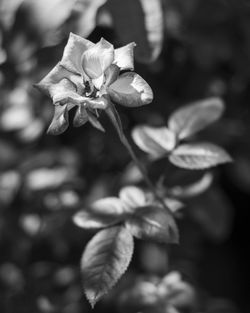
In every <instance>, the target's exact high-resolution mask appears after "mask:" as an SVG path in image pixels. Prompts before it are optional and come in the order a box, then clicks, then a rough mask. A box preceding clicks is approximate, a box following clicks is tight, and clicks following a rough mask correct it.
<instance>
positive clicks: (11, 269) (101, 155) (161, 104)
mask: <svg viewBox="0 0 250 313" xmlns="http://www.w3.org/2000/svg"><path fill="white" fill-rule="evenodd" d="M51 1H52V0H51ZM19 2H20V3H19ZM21 2H22V1H16V2H15V1H10V2H9V4H8V3H7V1H0V26H1V31H0V62H1V68H0V311H1V312H6V313H11V312H18V313H19V312H20V313H21V312H25V313H27V312H65V313H66V312H70V313H77V312H85V311H86V312H88V311H90V309H89V306H88V304H87V302H86V301H85V299H84V297H83V296H82V290H81V282H80V271H79V260H80V257H81V254H82V250H83V248H84V246H85V244H86V243H87V241H88V240H89V239H90V238H91V236H92V235H93V233H89V232H85V231H83V230H81V229H78V228H77V227H76V226H75V225H73V223H72V221H71V215H72V212H73V211H74V210H77V209H79V208H83V207H84V206H85V205H87V204H88V203H90V202H91V201H93V200H96V199H98V198H101V197H104V196H107V195H116V194H117V192H118V191H119V188H120V187H121V186H122V185H123V184H126V183H127V182H130V180H131V177H130V176H131V175H130V176H129V174H128V170H126V171H125V169H128V166H129V165H130V162H131V161H130V158H129V155H128V154H127V152H126V151H125V149H124V148H123V147H122V145H121V143H120V142H119V139H118V138H117V136H116V134H115V132H114V130H113V129H112V126H111V125H110V123H109V121H108V120H106V118H105V117H104V116H101V121H102V123H103V125H104V127H105V129H106V133H105V134H103V133H101V132H98V130H95V129H93V128H92V127H91V125H85V126H84V127H82V128H79V129H78V128H73V127H72V126H70V128H69V129H68V130H67V131H66V132H65V133H64V134H62V135H60V136H57V137H53V136H49V135H47V134H46V128H47V127H48V125H49V123H50V121H51V118H52V114H53V113H52V112H53V105H52V103H51V101H50V99H48V98H46V97H45V96H43V95H41V94H39V93H38V91H36V90H35V89H34V88H33V87H32V85H33V84H34V83H37V82H38V81H39V80H40V79H41V78H42V77H43V76H44V75H46V73H47V72H48V71H49V70H50V69H51V68H52V67H53V66H54V65H55V64H56V63H57V62H58V60H60V58H61V55H62V52H63V48H64V46H65V44H66V42H67V38H68V34H69V32H70V31H73V32H76V33H78V34H83V33H84V31H83V30H82V29H81V27H82V26H81V25H86V24H87V25H90V16H91V13H90V11H88V9H89V7H88V5H87V4H86V3H87V2H86V3H85V2H84V1H82V2H81V1H76V2H77V5H76V4H74V6H73V5H72V6H71V7H70V6H69V8H68V9H67V8H66V9H65V8H62V6H60V10H59V9H58V10H55V11H54V15H53V16H54V18H55V20H56V17H57V16H59V15H60V14H62V10H63V9H64V10H66V11H67V10H68V13H67V14H64V16H63V17H61V18H59V22H58V23H56V22H55V25H54V26H53V25H52V26H51V25H50V21H51V20H50V19H51V17H50V19H49V18H48V20H42V21H41V20H39V19H37V18H36V14H38V16H40V15H39V13H37V12H39V9H36V5H35V6H34V4H33V7H32V5H31V4H30V3H32V1H23V2H22V3H21ZM52 2H53V1H52ZM104 2H105V1H104ZM45 3H48V2H46V1H45ZM72 3H73V1H72ZM79 3H80V4H79ZM84 3H85V4H84ZM84 5H86V6H84ZM105 5H106V6H104V8H103V7H102V8H101V9H99V11H97V12H95V13H96V14H95V16H96V18H95V19H94V21H95V24H94V25H93V27H92V29H90V30H88V31H87V32H86V33H84V35H85V36H87V37H88V39H90V40H92V41H93V42H97V41H98V40H99V39H100V37H104V38H106V39H107V40H109V41H110V42H112V43H113V44H114V45H115V47H118V46H120V45H122V44H126V43H127V42H124V40H125V39H124V38H128V40H129V41H137V37H136V36H138V33H137V32H135V33H133V32H131V29H130V28H129V27H128V25H129V24H130V23H132V22H133V23H135V21H134V19H133V18H132V17H130V16H127V18H126V19H124V20H125V21H124V20H123V19H120V20H119V19H118V21H117V18H115V17H116V16H120V15H119V14H121V13H120V12H119V10H118V9H117V6H116V5H115V4H114V1H107V3H106V4H105ZM162 5H163V6H162V10H163V11H162V12H163V29H164V39H163V41H162V44H161V45H162V50H161V53H160V55H159V57H158V58H157V59H156V60H154V61H152V60H151V61H150V60H149V57H148V55H150V51H149V46H148V44H145V43H143V40H141V41H140V42H139V47H137V48H138V49H139V52H138V53H137V54H136V64H135V65H136V66H135V68H136V72H137V73H139V74H140V75H141V76H143V77H144V79H146V80H147V82H148V83H149V84H150V86H151V87H152V89H153V91H154V101H153V103H152V104H150V105H148V106H146V107H142V108H136V109H126V108H123V107H118V108H117V109H118V111H119V112H120V114H121V118H122V121H123V125H124V129H125V132H126V134H127V135H128V136H129V135H130V131H131V129H132V128H133V127H134V126H135V125H138V124H141V123H147V124H150V125H156V126H157V125H164V124H166V123H167V119H168V117H169V115H170V113H171V112H173V111H174V110H175V109H176V108H179V107H181V106H183V105H185V104H187V103H190V102H192V101H196V100H199V99H203V98H206V97H210V96H219V97H221V98H222V99H223V100H224V101H225V107H226V110H225V114H224V116H223V118H222V119H221V120H220V121H218V122H216V123H215V124H214V125H211V126H210V127H209V128H208V129H206V130H205V131H202V132H201V133H199V134H198V135H197V136H196V138H195V140H199V139H202V140H210V141H212V142H214V143H217V144H219V145H221V146H223V147H224V148H225V149H226V150H227V151H228V152H229V153H230V154H231V155H232V157H233V159H234V162H233V163H232V164H229V165H224V166H221V167H219V168H218V169H215V170H213V171H212V172H213V173H214V176H215V178H214V182H213V187H212V189H211V190H210V191H207V192H206V193H205V194H202V195H200V196H199V197H198V198H197V199H191V200H189V201H188V203H187V209H186V211H185V209H184V215H185V217H184V219H183V220H181V221H180V229H181V244H180V246H178V247H173V248H171V249H170V251H171V252H170V262H169V263H168V264H169V265H168V266H167V265H166V262H165V257H164V256H163V254H162V247H160V248H159V247H158V248H157V247H156V248H155V247H154V248H152V247H151V248H152V249H151V248H150V249H151V250H150V249H149V250H148V251H147V248H145V246H146V243H141V242H137V243H136V253H135V256H134V260H133V263H132V265H131V267H130V268H131V273H132V274H131V275H132V276H133V275H138V274H142V273H143V274H153V275H163V274H164V273H166V271H167V270H170V269H171V268H175V269H179V270H180V271H182V272H183V273H184V274H185V275H187V276H188V277H191V279H192V280H194V281H195V282H196V284H197V286H198V287H199V289H200V290H202V293H204V294H206V296H207V297H216V298H225V299H228V300H230V301H232V302H233V303H234V304H235V305H236V307H238V308H239V312H243V313H247V312H249V310H250V306H249V302H248V301H249V296H250V295H249V288H247V286H248V285H249V271H248V267H249V266H248V264H249V255H248V252H249V243H248V242H249V235H248V229H249V227H248V225H249V223H250V218H249V192H250V144H249V132H250V123H249V121H250V112H249V103H250V93H249V90H250V88H249V87H250V86H249V83H250V3H249V2H248V1H243V0H241V1H236V0H235V1H233V0H231V1H230V0H228V1H226V0H210V1H202V0H192V1H178V0H172V1H170V0H165V1H162ZM45 6H46V5H45ZM124 6H125V7H126V4H124ZM127 6H128V7H129V6H131V1H128V2H127ZM34 7H35V9H34ZM90 7H91V5H90ZM129 8H130V9H131V10H132V12H133V10H135V9H133V6H132V7H129ZM36 10H37V11H36ZM115 10H118V11H115ZM83 12H87V13H86V14H85V17H84V16H83V17H82V15H81V14H83ZM103 12H104V13H105V14H106V12H111V13H112V14H113V24H112V23H111V24H110V23H109V20H108V22H107V20H105V19H103V18H102V19H101V18H100V16H102V17H103V16H105V14H104V13H103ZM116 12H117V15H116ZM134 12H135V13H134V14H135V16H137V15H136V14H137V13H138V18H137V19H135V20H136V23H138V29H139V28H140V27H141V23H143V19H142V18H141V13H140V10H139V11H138V10H137V9H136V10H135V11H134ZM101 13H102V14H103V15H101ZM40 14H41V16H42V12H41V11H40ZM79 16H80V17H82V19H84V18H85V19H86V22H85V24H84V23H83V24H81V23H80V22H79V19H80V18H79ZM108 16H109V15H108ZM98 17H99V19H98ZM52 18H53V17H52ZM132 20H133V21H132ZM105 21H106V22H105ZM119 23H120V24H119ZM126 23H127V24H126ZM52 24H53V23H52ZM48 25H50V26H49V27H48ZM143 25H144V24H143ZM127 27H128V28H127ZM143 27H144V28H145V26H143ZM144 31H145V32H143V33H142V34H141V38H143V36H145V34H147V31H148V30H147V28H145V30H144ZM121 34H126V35H121ZM139 35H140V34H139ZM145 38H146V37H145ZM142 51H144V53H145V55H146V57H145V55H143V57H144V59H143V58H142V56H141V53H142ZM142 59H143V63H141V62H140V61H141V60H142ZM135 149H136V148H135ZM136 152H137V153H138V155H139V156H140V157H141V158H142V159H143V160H145V159H146V157H145V155H144V154H143V153H142V152H140V151H139V150H138V149H137V150H136ZM166 163H167V161H166V160H163V161H161V162H158V163H156V164H154V165H153V166H151V167H150V168H149V171H150V173H151V175H152V177H155V176H157V173H162V172H165V173H166V177H167V178H166V180H167V181H168V182H169V184H170V185H171V184H174V183H176V182H177V183H180V184H185V183H186V182H189V181H195V179H196V178H197V177H198V176H199V175H200V174H202V173H191V172H189V171H181V170H178V169H175V168H173V167H171V166H170V165H169V164H166ZM125 173H127V174H126V175H125ZM196 208H200V209H201V210H202V212H203V214H202V216H200V215H199V214H198V217H197V214H196V212H197V210H196ZM198 210H199V209H198ZM204 225H205V226H204ZM148 253H149V254H148ZM149 255H150V257H148V256H149ZM153 258H158V259H159V262H156V263H155V264H152V262H151V261H152V259H153ZM142 259H144V262H143V263H142V262H141V260H142ZM153 263H154V262H153ZM127 275H128V276H127V277H128V278H127V279H129V277H131V275H129V274H127ZM125 279H126V278H125ZM114 303H116V301H115V300H114V298H112V294H111V295H110V297H107V299H106V300H104V302H103V304H99V305H97V307H96V311H100V312H103V311H105V310H106V309H109V312H112V311H114V312H115V311H116V309H115V306H113V304H114ZM216 312H217V311H216ZM218 312H222V311H218ZM223 312H224V311H223ZM232 312H237V311H232Z"/></svg>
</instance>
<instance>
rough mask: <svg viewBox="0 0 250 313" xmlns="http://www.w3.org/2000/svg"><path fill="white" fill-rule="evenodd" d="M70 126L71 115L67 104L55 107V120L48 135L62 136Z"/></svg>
mask: <svg viewBox="0 0 250 313" xmlns="http://www.w3.org/2000/svg"><path fill="white" fill-rule="evenodd" d="M68 126H69V115H68V109H67V104H65V105H59V104H57V105H55V112H54V117H53V120H52V122H51V124H50V126H49V128H48V131H47V133H48V134H50V135H60V134H61V133H63V132H64V131H65V130H66V129H67V128H68Z"/></svg>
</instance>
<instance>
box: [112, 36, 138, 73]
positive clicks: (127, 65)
mask: <svg viewBox="0 0 250 313" xmlns="http://www.w3.org/2000/svg"><path fill="white" fill-rule="evenodd" d="M135 46H136V43H134V42H131V43H129V44H128V45H126V46H123V47H121V48H118V49H115V60H114V64H116V65H117V66H118V67H119V68H120V69H121V70H132V71H133V70H134V47H135Z"/></svg>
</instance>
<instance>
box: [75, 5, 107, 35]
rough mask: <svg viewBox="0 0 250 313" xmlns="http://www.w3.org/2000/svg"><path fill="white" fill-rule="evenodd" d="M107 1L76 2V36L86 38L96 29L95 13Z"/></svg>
mask: <svg viewBox="0 0 250 313" xmlns="http://www.w3.org/2000/svg"><path fill="white" fill-rule="evenodd" d="M106 1H107V0H80V1H78V13H79V16H78V18H77V21H76V29H77V34H78V35H80V36H82V37H84V38H86V37H88V36H89V35H90V33H91V32H92V31H93V30H94V29H95V27H96V19H97V12H98V10H99V8H100V7H101V6H102V5H103V4H104V3H105V2H106Z"/></svg>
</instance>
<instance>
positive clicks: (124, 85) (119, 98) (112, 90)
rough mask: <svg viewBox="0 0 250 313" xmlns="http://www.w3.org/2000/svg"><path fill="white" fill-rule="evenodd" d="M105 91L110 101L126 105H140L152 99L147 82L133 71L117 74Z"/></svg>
mask: <svg viewBox="0 0 250 313" xmlns="http://www.w3.org/2000/svg"><path fill="white" fill-rule="evenodd" d="M107 91H108V94H109V95H110V97H111V100H112V101H114V102H116V103H118V104H120V105H123V106H126V107H138V106H142V105H145V104H148V103H150V102H151V101H152V100H153V92H152V89H151V88H150V86H149V85H148V83H147V82H146V81H145V80H144V79H143V78H142V77H141V76H140V75H138V74H136V73H134V72H128V73H124V74H122V75H121V76H119V78H118V79H117V80H116V81H115V82H114V83H113V84H111V85H110V86H109V88H108V89H107Z"/></svg>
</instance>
